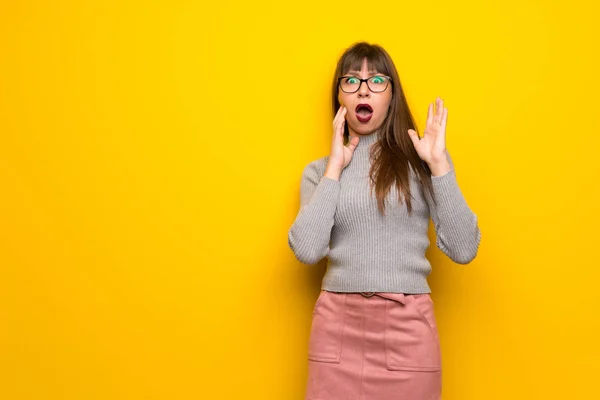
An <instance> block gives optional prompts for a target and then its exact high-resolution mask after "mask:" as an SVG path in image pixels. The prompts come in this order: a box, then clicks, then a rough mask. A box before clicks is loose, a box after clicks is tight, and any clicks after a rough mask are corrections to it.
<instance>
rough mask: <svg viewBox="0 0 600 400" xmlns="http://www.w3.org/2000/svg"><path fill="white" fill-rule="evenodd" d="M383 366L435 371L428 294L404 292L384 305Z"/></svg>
mask: <svg viewBox="0 0 600 400" xmlns="http://www.w3.org/2000/svg"><path fill="white" fill-rule="evenodd" d="M385 319H386V321H385V351H386V366H387V369H389V370H394V371H439V370H441V367H442V365H441V364H442V363H441V351H440V343H439V337H438V333H437V327H436V325H435V316H434V314H433V302H432V301H431V300H430V299H429V294H415V295H406V296H405V304H402V303H398V302H394V301H388V302H386V309H385Z"/></svg>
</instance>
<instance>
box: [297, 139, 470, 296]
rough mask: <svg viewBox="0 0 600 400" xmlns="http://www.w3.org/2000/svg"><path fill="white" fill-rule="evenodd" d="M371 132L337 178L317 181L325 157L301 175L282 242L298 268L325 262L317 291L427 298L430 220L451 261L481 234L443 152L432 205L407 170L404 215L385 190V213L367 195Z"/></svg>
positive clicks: (465, 257)
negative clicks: (445, 167)
mask: <svg viewBox="0 0 600 400" xmlns="http://www.w3.org/2000/svg"><path fill="white" fill-rule="evenodd" d="M376 141H377V136H376V134H371V135H368V136H361V138H360V141H359V143H358V146H357V147H356V149H355V150H354V154H353V156H352V160H351V161H350V163H349V164H348V166H347V167H346V168H345V169H344V170H343V171H342V173H341V175H340V180H339V181H337V180H335V179H331V178H328V177H326V176H324V173H325V168H326V166H327V161H328V158H329V156H325V157H322V158H319V159H317V160H314V161H312V162H310V163H309V164H308V165H307V166H306V167H305V168H304V171H303V172H302V179H301V183H300V210H299V211H298V214H297V216H296V218H295V220H294V222H293V224H292V226H291V227H290V229H289V232H288V245H289V247H290V248H291V249H292V251H293V253H294V255H295V257H296V258H297V259H298V260H299V261H300V262H302V263H305V264H315V263H317V262H319V261H320V260H321V259H322V258H323V257H325V256H326V257H327V258H328V263H327V271H326V273H325V276H324V277H323V282H322V285H321V288H322V289H324V290H330V291H337V292H393V293H431V290H430V288H429V285H428V283H427V276H428V275H429V273H430V272H431V264H430V263H429V261H428V259H427V258H426V257H425V252H426V251H427V248H428V247H429V245H430V242H429V238H428V236H427V231H428V228H429V218H430V216H431V219H432V220H433V224H434V227H435V232H436V236H437V237H436V244H437V247H438V248H439V249H440V250H441V251H442V252H443V253H444V254H446V255H447V256H448V257H449V258H450V259H451V260H453V261H454V262H456V263H459V264H467V263H469V262H470V261H471V260H473V258H475V256H476V255H477V251H478V248H479V242H480V240H481V232H480V230H479V226H478V223H477V220H478V219H477V215H476V214H474V213H473V212H472V211H471V209H470V208H469V206H468V205H467V203H466V201H465V199H464V197H463V195H462V193H461V191H460V188H459V186H458V183H457V181H456V175H455V170H454V164H453V162H452V159H451V157H450V155H449V154H448V161H449V162H450V166H451V170H450V172H448V173H446V174H444V175H442V176H437V177H435V176H433V177H432V183H433V189H434V193H435V196H436V200H437V206H436V205H435V204H434V203H433V199H431V196H430V195H429V192H428V191H427V190H425V189H424V188H423V187H422V186H421V184H420V182H419V180H418V177H417V175H416V174H415V172H414V171H413V170H412V168H411V169H409V170H410V182H411V183H410V184H411V195H412V196H413V200H412V207H413V209H412V210H413V214H412V216H409V215H408V210H407V208H406V201H404V200H403V203H402V205H400V204H399V203H398V191H397V189H396V187H395V185H392V189H391V190H390V193H388V197H387V198H386V208H385V213H386V215H385V216H382V215H381V214H380V212H379V210H378V208H377V199H376V198H375V195H374V194H372V195H370V190H369V168H370V160H369V151H370V149H371V146H372V144H373V143H375V142H376Z"/></svg>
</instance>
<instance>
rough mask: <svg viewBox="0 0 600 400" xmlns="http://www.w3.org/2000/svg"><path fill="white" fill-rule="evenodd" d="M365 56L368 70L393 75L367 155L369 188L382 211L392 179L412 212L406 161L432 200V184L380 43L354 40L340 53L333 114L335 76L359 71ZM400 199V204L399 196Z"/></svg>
mask: <svg viewBox="0 0 600 400" xmlns="http://www.w3.org/2000/svg"><path fill="white" fill-rule="evenodd" d="M365 58H366V59H367V64H368V66H369V71H370V72H378V73H380V74H384V75H388V76H389V77H391V78H392V82H391V89H392V100H391V102H390V108H389V110H388V114H387V117H386V118H385V120H384V121H383V123H382V125H381V127H380V129H379V132H378V134H379V139H378V141H377V143H375V144H373V147H372V152H371V154H370V158H371V160H372V163H371V169H370V172H369V177H370V180H371V189H375V194H376V197H377V205H378V208H379V211H380V212H381V213H382V214H384V209H385V201H384V200H385V197H386V196H387V194H388V193H389V191H390V189H391V188H392V185H393V184H394V183H395V184H396V188H397V189H398V194H400V193H402V195H403V196H404V198H405V199H406V206H407V208H408V213H409V214H412V202H411V193H410V184H409V182H410V178H409V165H410V167H412V169H413V170H414V171H415V172H416V173H417V176H418V178H419V180H420V182H421V184H422V185H424V186H425V188H426V189H427V190H429V193H430V194H431V197H432V198H433V200H434V201H435V196H434V194H433V186H432V184H431V171H430V169H429V167H428V166H427V163H425V162H423V161H422V160H421V158H420V157H419V155H418V153H417V151H416V150H415V147H414V145H413V143H412V141H411V139H410V137H409V136H408V130H409V129H414V130H415V131H416V132H417V133H418V132H419V131H418V130H417V127H416V124H415V122H414V119H413V117H412V114H411V112H410V109H409V108H408V104H407V102H406V97H405V96H404V91H403V90H402V85H401V84H400V78H399V77H398V71H397V70H396V66H395V65H394V62H393V61H392V58H391V57H390V55H389V54H388V53H387V52H386V51H385V49H383V47H381V46H379V45H376V44H369V43H367V42H357V43H355V44H353V45H352V46H350V47H349V48H348V49H346V51H345V52H344V53H343V54H342V56H341V57H340V59H339V61H338V64H337V67H336V69H335V74H334V76H333V86H332V106H333V115H335V114H336V113H337V111H338V109H339V107H340V103H339V101H338V78H339V77H341V76H343V75H345V74H347V73H348V72H349V71H351V70H356V71H360V69H361V67H362V63H363V60H364V59H365ZM348 135H349V132H348V126H347V125H346V127H345V129H344V144H347V143H348V139H349V138H348ZM398 197H399V199H398V200H399V203H400V204H402V196H400V195H399V196H398Z"/></svg>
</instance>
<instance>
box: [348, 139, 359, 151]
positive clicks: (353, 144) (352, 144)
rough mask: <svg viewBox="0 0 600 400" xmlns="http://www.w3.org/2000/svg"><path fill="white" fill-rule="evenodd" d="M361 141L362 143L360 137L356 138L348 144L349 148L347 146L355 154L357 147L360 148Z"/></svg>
mask: <svg viewBox="0 0 600 400" xmlns="http://www.w3.org/2000/svg"><path fill="white" fill-rule="evenodd" d="M359 141H360V137H359V136H355V137H353V138H352V139H351V140H350V142H349V143H348V146H347V147H348V148H349V149H350V151H352V152H354V149H355V148H356V146H358V142H359Z"/></svg>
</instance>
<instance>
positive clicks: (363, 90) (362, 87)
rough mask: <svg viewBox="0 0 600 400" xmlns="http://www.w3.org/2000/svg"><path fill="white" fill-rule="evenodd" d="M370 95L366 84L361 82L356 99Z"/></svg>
mask: <svg viewBox="0 0 600 400" xmlns="http://www.w3.org/2000/svg"><path fill="white" fill-rule="evenodd" d="M370 95H371V91H370V90H369V86H368V85H367V82H361V83H360V86H359V87H358V97H369V96H370Z"/></svg>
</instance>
